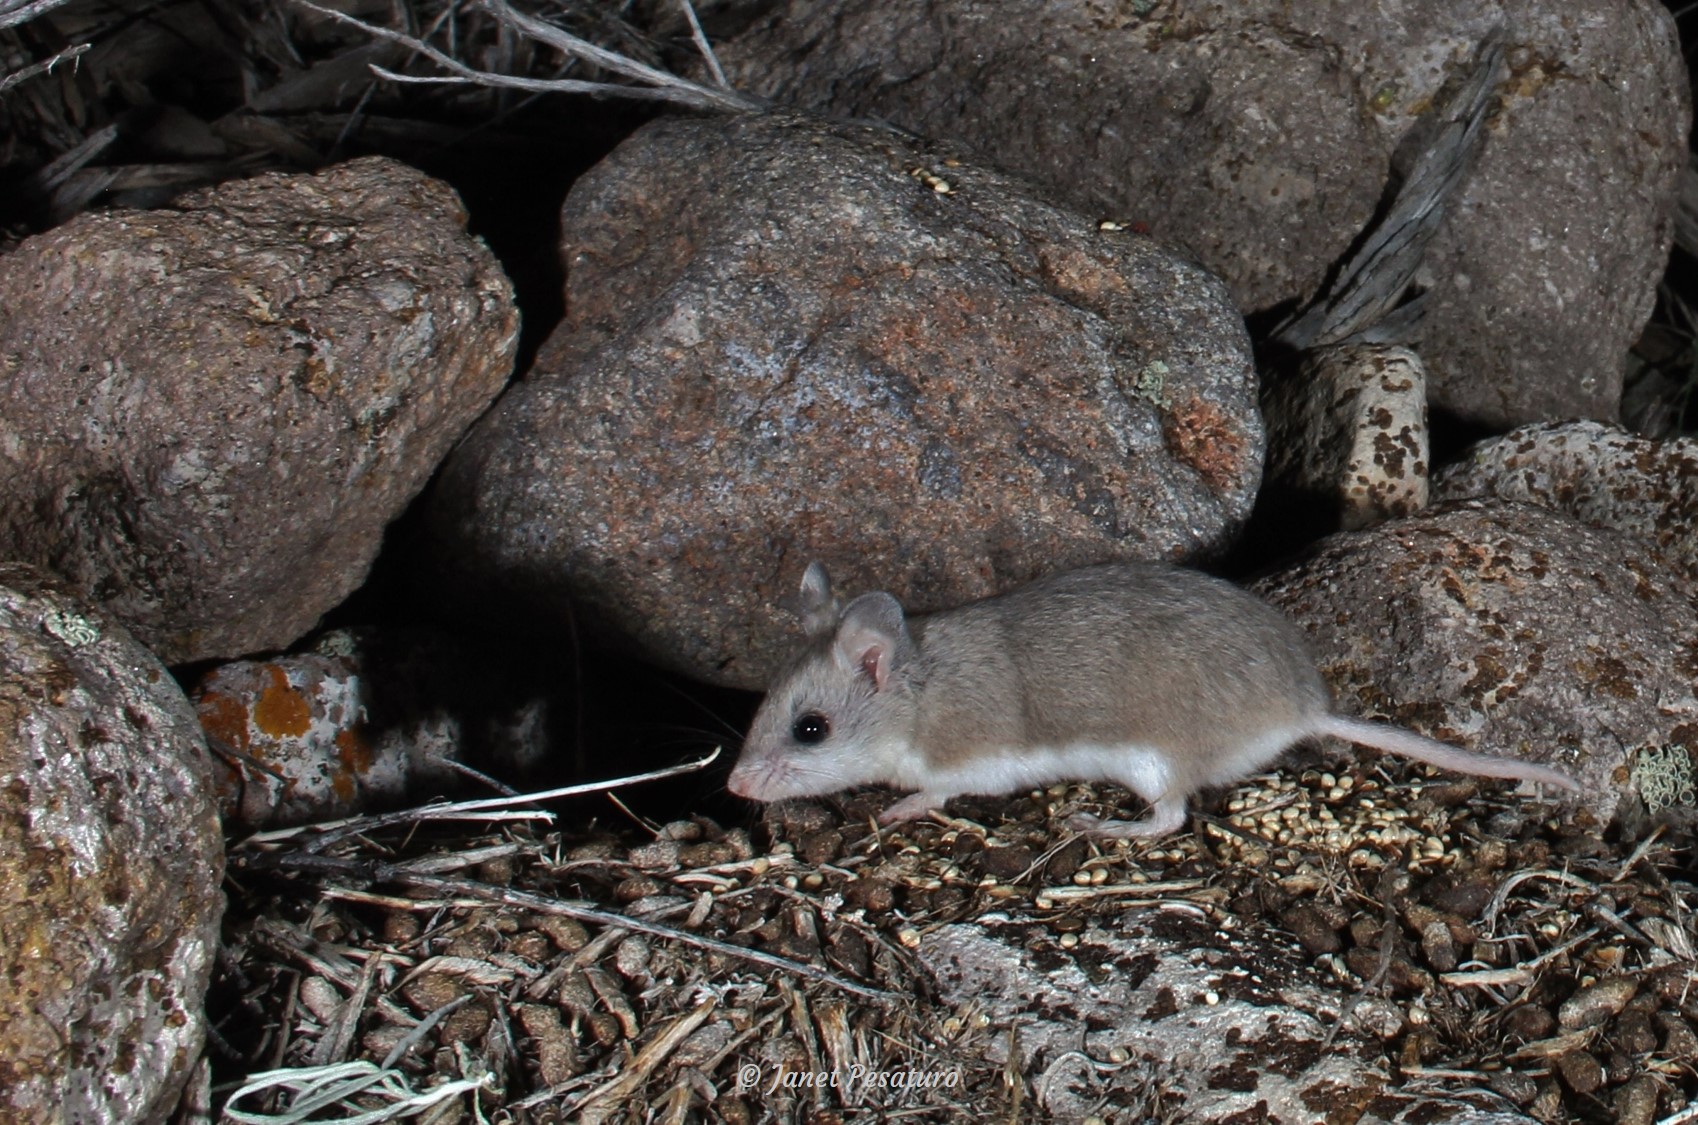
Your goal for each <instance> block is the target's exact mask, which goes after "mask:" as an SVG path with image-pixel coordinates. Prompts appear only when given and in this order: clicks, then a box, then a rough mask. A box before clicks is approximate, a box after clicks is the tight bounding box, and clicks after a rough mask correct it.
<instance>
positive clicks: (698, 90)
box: [294, 0, 764, 113]
mask: <svg viewBox="0 0 1698 1125" xmlns="http://www.w3.org/2000/svg"><path fill="white" fill-rule="evenodd" d="M294 2H295V3H296V4H299V5H301V6H302V7H303V8H307V9H309V10H311V11H314V12H317V13H318V14H319V15H322V16H325V17H327V18H329V19H333V20H335V21H337V22H338V23H345V24H349V25H351V26H353V27H357V28H359V29H360V30H362V31H364V32H365V33H366V34H368V35H372V36H375V37H377V38H379V39H386V40H388V41H389V42H391V43H399V44H400V45H402V46H403V47H406V48H407V49H408V50H410V51H415V52H417V53H418V54H421V55H423V56H424V57H425V58H427V59H429V60H430V61H431V62H433V63H435V64H436V65H437V66H439V67H441V68H442V69H443V70H445V71H447V72H448V73H447V74H441V75H415V74H399V73H397V72H395V71H392V70H388V69H386V68H384V67H381V66H378V65H377V64H375V63H373V64H371V71H372V73H373V74H375V75H377V76H378V77H380V78H386V79H388V80H389V81H391V82H400V83H413V84H434V85H473V86H493V87H503V88H507V89H513V90H528V91H531V92H533V93H555V94H590V95H594V96H598V97H618V98H634V99H638V100H644V101H659V102H668V103H670V104H672V105H679V106H684V107H686V108H689V109H701V110H713V111H719V112H729V113H749V112H752V111H756V110H760V109H762V108H764V103H762V102H761V101H760V100H758V99H756V98H752V97H750V96H748V95H747V94H742V93H738V92H737V91H736V90H732V89H729V88H727V89H715V88H714V87H712V86H704V85H702V84H701V83H700V82H692V81H691V80H690V79H688V78H682V77H679V76H678V75H676V74H669V73H668V72H666V71H664V70H660V69H658V68H656V67H652V66H648V65H646V64H644V63H640V62H637V61H636V60H635V59H631V58H627V57H626V56H624V55H621V54H619V53H618V52H617V51H609V50H607V49H606V48H605V47H598V46H596V45H595V44H594V43H591V42H590V41H589V40H587V39H581V38H579V37H578V36H576V35H573V34H571V33H570V32H567V31H562V30H561V29H560V28H558V27H555V26H554V25H553V24H550V23H545V22H543V21H542V20H539V19H535V18H533V17H531V16H527V15H525V14H524V13H522V12H519V11H516V10H514V9H513V8H512V7H510V6H509V5H508V4H506V3H505V2H504V0H480V3H479V6H480V7H482V8H483V9H484V10H485V11H487V12H488V13H489V14H490V15H492V16H494V17H495V18H496V19H497V20H499V21H500V22H501V23H503V24H505V25H506V26H508V27H510V28H512V29H513V30H515V31H518V32H519V33H520V34H522V35H525V36H527V37H529V38H531V39H533V40H535V41H536V42H538V43H542V44H545V45H547V46H549V47H553V48H554V49H556V50H558V51H561V52H562V53H564V54H566V55H568V56H569V57H571V58H575V59H579V60H581V61H583V62H587V63H590V64H592V65H595V66H598V67H601V68H602V69H604V70H607V71H609V72H611V73H613V74H617V75H619V76H620V77H622V78H626V79H629V80H630V81H632V82H636V83H641V85H635V86H627V85H622V84H620V83H617V82H589V81H585V80H583V79H577V78H522V77H519V76H518V75H511V74H494V73H491V72H489V71H485V70H477V69H474V68H473V67H469V66H467V65H466V64H464V63H462V62H460V61H459V60H457V59H455V58H452V57H450V56H449V55H447V54H444V53H443V52H442V51H439V50H437V49H436V48H435V47H433V46H431V45H430V44H429V43H426V42H424V41H423V40H422V39H415V38H414V37H413V36H411V35H407V34H404V33H402V32H399V31H393V30H391V29H389V28H386V27H378V26H377V25H375V24H369V23H366V22H365V21H364V20H360V19H355V18H354V17H353V16H350V15H346V14H344V13H342V12H338V11H336V10H334V9H332V8H325V7H321V6H320V5H318V4H315V3H313V2H312V0H294Z"/></svg>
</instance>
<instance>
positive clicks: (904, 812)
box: [878, 793, 948, 824]
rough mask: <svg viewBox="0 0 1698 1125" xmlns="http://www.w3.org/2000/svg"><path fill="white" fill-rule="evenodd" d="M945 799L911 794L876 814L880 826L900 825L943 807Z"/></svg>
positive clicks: (926, 794) (925, 794) (929, 795)
mask: <svg viewBox="0 0 1698 1125" xmlns="http://www.w3.org/2000/svg"><path fill="white" fill-rule="evenodd" d="M946 800H948V798H947V797H934V796H932V795H931V794H929V793H911V794H909V795H908V796H906V797H904V798H902V799H901V800H900V801H898V802H896V803H895V804H894V805H891V806H890V807H889V808H888V809H885V810H884V811H883V812H881V813H879V814H878V822H879V823H880V824H901V823H902V822H903V821H905V820H919V819H920V818H921V817H923V816H925V815H926V814H927V813H929V812H931V811H932V810H933V809H940V808H942V807H943V803H944V801H946Z"/></svg>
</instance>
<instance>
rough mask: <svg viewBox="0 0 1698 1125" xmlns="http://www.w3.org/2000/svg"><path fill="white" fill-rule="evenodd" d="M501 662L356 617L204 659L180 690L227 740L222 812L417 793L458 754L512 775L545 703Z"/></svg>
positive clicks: (339, 811)
mask: <svg viewBox="0 0 1698 1125" xmlns="http://www.w3.org/2000/svg"><path fill="white" fill-rule="evenodd" d="M512 663H516V662H511V661H503V660H502V659H501V655H500V654H495V653H488V652H482V651H478V650H477V649H475V648H473V647H472V646H469V645H467V644H464V643H461V642H456V641H454V640H452V639H450V638H449V637H447V636H446V635H444V634H441V633H437V632H434V631H428V630H423V629H408V630H377V629H359V630H336V631H334V632H331V633H328V634H326V635H325V636H323V637H322V638H320V639H319V643H318V645H317V651H314V652H307V653H298V654H293V655H289V656H280V657H277V658H275V659H271V660H236V661H232V662H230V663H228V664H221V665H219V666H218V667H216V668H213V669H211V670H210V671H208V672H207V673H206V674H205V675H204V676H203V677H201V679H200V682H199V683H197V684H196V685H195V688H194V691H193V693H192V698H193V700H194V704H195V710H196V712H197V713H198V714H199V715H200V721H201V725H202V727H204V728H205V730H206V732H207V737H208V738H209V739H210V740H211V741H212V744H213V747H214V748H215V749H220V750H226V751H233V752H234V753H229V754H228V756H227V758H226V760H224V761H221V762H220V763H219V764H218V767H217V769H216V772H215V776H216V779H217V784H218V800H219V806H220V810H221V811H222V812H223V814H224V818H225V821H226V823H237V824H241V825H243V826H246V827H250V828H258V827H265V826H273V825H281V824H301V823H308V822H312V821H320V820H331V819H335V818H337V817H343V816H349V815H352V814H354V813H359V812H366V811H370V810H372V809H375V808H380V807H383V806H386V805H387V806H392V805H397V804H402V803H423V802H424V801H426V800H429V799H430V798H431V797H435V796H441V795H442V794H443V793H445V792H451V791H454V790H456V789H458V788H460V787H461V786H462V785H463V784H464V782H465V775H464V773H462V772H461V770H460V769H459V768H458V767H459V766H461V765H463V766H468V767H471V768H472V769H474V770H477V771H480V772H486V773H489V772H492V773H495V774H497V775H499V776H501V777H503V778H507V779H515V778H517V777H519V776H522V775H523V774H524V773H526V772H527V770H528V769H529V768H532V767H534V766H535V765H537V763H538V762H539V761H540V759H541V758H542V755H543V754H544V752H545V751H546V748H547V732H546V718H547V714H548V711H547V706H546V701H545V699H544V697H543V694H542V691H541V686H540V685H537V684H534V683H533V684H526V683H525V678H526V677H525V676H524V675H523V670H521V669H517V668H513V667H511V666H509V665H510V664H512ZM527 689H529V690H527Z"/></svg>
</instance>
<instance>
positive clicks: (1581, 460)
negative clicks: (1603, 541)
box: [1434, 422, 1698, 582]
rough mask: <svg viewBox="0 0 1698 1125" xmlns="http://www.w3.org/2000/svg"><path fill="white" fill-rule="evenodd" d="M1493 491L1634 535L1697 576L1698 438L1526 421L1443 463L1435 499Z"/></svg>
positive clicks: (1491, 493) (1697, 578)
mask: <svg viewBox="0 0 1698 1125" xmlns="http://www.w3.org/2000/svg"><path fill="white" fill-rule="evenodd" d="M1474 496H1497V497H1500V498H1502V499H1504V500H1517V501H1520V502H1522V503H1526V504H1536V505H1538V506H1539V507H1541V508H1548V509H1550V510H1551V511H1554V512H1563V513H1565V514H1567V515H1570V516H1573V517H1574V518H1575V519H1577V520H1580V521H1581V522H1583V523H1589V524H1592V525H1593V526H1595V527H1604V528H1610V529H1612V530H1615V531H1622V532H1627V533H1628V534H1632V535H1638V536H1640V537H1642V538H1643V539H1645V540H1646V541H1648V542H1650V543H1654V544H1656V546H1657V548H1658V549H1659V550H1660V551H1661V552H1662V554H1663V557H1664V558H1666V559H1667V560H1668V561H1669V562H1670V563H1671V564H1673V565H1675V566H1678V567H1679V568H1681V570H1683V571H1684V572H1685V574H1686V576H1687V577H1688V578H1689V579H1691V580H1692V581H1694V582H1698V441H1695V440H1693V439H1692V438H1672V439H1669V440H1667V441H1653V440H1651V439H1649V438H1642V437H1636V436H1634V435H1633V434H1630V433H1628V432H1627V431H1626V430H1623V429H1620V428H1618V427H1615V426H1606V425H1602V424H1600V423H1597V422H1568V423H1551V424H1546V425H1539V426H1524V427H1522V428H1521V429H1519V430H1515V431H1512V432H1510V433H1507V434H1505V435H1503V436H1502V437H1498V438H1492V439H1491V440H1489V441H1484V442H1481V443H1480V444H1479V445H1477V446H1475V447H1474V448H1473V449H1472V450H1471V451H1470V452H1469V454H1468V456H1467V457H1465V458H1463V459H1462V460H1460V461H1458V462H1457V463H1456V464H1454V465H1450V466H1448V467H1446V469H1445V471H1444V473H1443V474H1442V475H1441V476H1440V477H1439V479H1438V480H1437V481H1436V482H1435V484H1434V498H1435V499H1440V500H1457V499H1465V498H1468V497H1474Z"/></svg>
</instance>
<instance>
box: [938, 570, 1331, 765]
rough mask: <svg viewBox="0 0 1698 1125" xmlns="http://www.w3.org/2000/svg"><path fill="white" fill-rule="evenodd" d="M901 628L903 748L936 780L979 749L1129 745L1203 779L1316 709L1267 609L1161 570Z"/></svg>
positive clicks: (1282, 629)
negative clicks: (908, 695)
mask: <svg viewBox="0 0 1698 1125" xmlns="http://www.w3.org/2000/svg"><path fill="white" fill-rule="evenodd" d="M909 627H910V629H911V631H912V633H913V635H914V638H915V641H916V643H917V652H916V653H915V655H914V657H913V660H912V664H911V671H910V673H909V674H910V676H911V677H912V678H913V679H915V680H916V681H918V682H921V683H923V685H924V686H923V689H922V699H923V702H922V705H921V708H920V712H919V717H918V731H917V734H918V737H917V738H916V740H915V741H916V744H917V746H918V747H919V748H921V749H922V750H923V751H924V752H925V754H926V755H927V757H928V759H929V760H930V762H931V763H932V765H933V766H934V767H937V768H948V767H949V766H951V765H953V764H955V763H957V762H960V761H963V760H965V759H967V758H968V757H970V756H972V755H973V754H974V753H975V751H983V750H985V749H989V748H998V747H1018V746H1049V747H1057V748H1059V747H1063V746H1067V745H1073V744H1078V743H1096V744H1102V745H1122V744H1132V745H1139V744H1142V745H1147V746H1155V747H1161V748H1164V749H1167V750H1170V751H1172V752H1173V753H1174V755H1175V756H1176V757H1177V758H1179V759H1180V761H1179V762H1178V763H1177V764H1178V765H1179V766H1180V767H1181V768H1183V767H1185V765H1186V764H1187V763H1194V764H1196V766H1197V767H1198V768H1199V770H1201V772H1202V773H1203V774H1208V773H1212V772H1213V771H1212V770H1211V769H1209V768H1208V767H1209V766H1212V765H1213V764H1214V763H1215V762H1217V761H1219V760H1220V758H1221V755H1222V753H1223V752H1226V751H1229V750H1230V749H1231V748H1232V746H1231V741H1232V739H1234V738H1236V739H1240V740H1242V742H1243V743H1245V744H1248V743H1250V742H1253V741H1255V740H1257V739H1258V738H1260V737H1262V736H1265V735H1266V733H1267V732H1268V731H1269V730H1270V729H1277V728H1290V729H1301V728H1308V727H1309V726H1311V725H1312V723H1313V722H1314V720H1315V719H1317V718H1318V717H1320V716H1322V715H1325V714H1326V713H1327V712H1328V710H1329V702H1330V701H1329V698H1328V693H1327V689H1326V686H1325V684H1324V683H1323V682H1322V680H1321V677H1320V675H1319V674H1318V673H1317V672H1316V671H1315V666H1314V663H1313V660H1312V659H1311V657H1310V656H1309V654H1308V652H1307V651H1306V650H1305V648H1304V646H1303V643H1302V640H1301V637H1300V635H1299V634H1298V632H1297V629H1296V627H1295V626H1294V625H1292V624H1291V623H1290V622H1289V621H1288V620H1286V619H1285V618H1284V617H1283V616H1281V615H1280V613H1279V612H1278V611H1277V610H1275V609H1273V608H1272V607H1270V606H1268V605H1266V604H1264V603H1263V602H1261V601H1259V600H1258V599H1256V598H1255V597H1254V596H1253V595H1251V594H1248V593H1246V592H1244V591H1243V590H1240V589H1238V588H1237V587H1236V586H1233V585H1231V584H1230V583H1227V582H1223V581H1221V580H1219V579H1216V578H1211V577H1209V576H1208V575H1205V574H1199V573H1197V572H1196V571H1189V570H1181V569H1176V568H1173V567H1169V566H1166V565H1162V564H1139V563H1124V564H1110V565H1105V566H1097V567H1090V568H1087V569H1084V570H1077V571H1072V572H1069V573H1066V574H1061V575H1057V576H1055V577H1053V578H1046V579H1041V580H1039V581H1037V582H1034V583H1032V584H1030V585H1028V586H1025V587H1022V588H1020V589H1018V590H1016V591H1014V592H1013V593H1010V594H1008V595H1005V596H1003V597H1000V598H994V599H990V600H988V601H982V602H975V603H973V604H971V605H967V606H963V607H961V608H959V609H955V610H949V611H947V612H943V613H938V614H934V615H931V616H925V617H916V618H912V619H910V622H909ZM944 653H946V654H947V655H941V654H944ZM1223 737H1224V739H1225V740H1226V744H1222V740H1223ZM1196 783H1197V784H1208V783H1209V779H1208V778H1207V777H1199V778H1197V779H1196Z"/></svg>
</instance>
